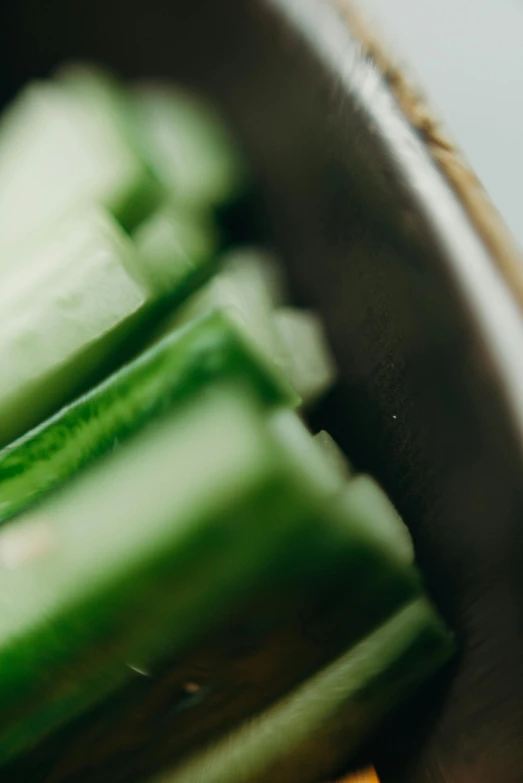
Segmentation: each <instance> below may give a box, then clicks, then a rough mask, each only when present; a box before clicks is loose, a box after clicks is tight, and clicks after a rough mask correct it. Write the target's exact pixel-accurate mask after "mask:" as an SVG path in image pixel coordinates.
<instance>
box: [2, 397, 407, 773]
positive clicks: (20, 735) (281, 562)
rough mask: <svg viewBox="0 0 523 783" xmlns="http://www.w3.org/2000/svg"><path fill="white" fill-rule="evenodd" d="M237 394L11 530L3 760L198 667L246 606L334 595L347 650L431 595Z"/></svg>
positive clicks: (147, 440) (122, 457)
mask: <svg viewBox="0 0 523 783" xmlns="http://www.w3.org/2000/svg"><path fill="white" fill-rule="evenodd" d="M225 394H226V396H225V398H224V397H223V395H224V392H223V391H221V390H220V386H218V387H216V386H215V385H213V387H212V390H211V391H210V393H209V394H208V395H204V396H203V397H199V398H198V399H196V400H193V401H192V403H191V404H188V406H187V408H184V409H183V410H178V411H177V412H175V413H173V415H172V416H171V417H170V419H168V420H166V421H165V422H163V423H162V424H161V426H157V427H156V428H154V429H152V430H151V431H150V432H143V433H141V435H140V437H139V438H137V440H136V441H135V442H134V443H132V444H129V446H128V447H127V448H126V449H122V450H121V451H120V452H119V453H118V455H115V456H114V457H113V458H111V459H110V460H105V461H103V463H102V464H99V465H97V466H94V467H93V469H92V470H91V471H86V473H84V474H83V475H82V476H81V477H80V478H79V479H78V481H76V482H73V483H71V484H70V485H69V486H68V487H66V488H64V490H63V492H61V493H60V494H57V495H56V496H55V497H54V498H53V499H50V501H49V502H47V503H44V504H42V506H41V507H40V508H38V509H36V510H35V511H34V512H33V513H29V514H27V515H25V517H23V518H21V519H20V520H18V522H17V524H16V525H13V526H9V527H6V528H5V529H4V530H3V531H2V532H1V533H0V563H1V564H2V566H3V567H2V568H0V596H4V598H3V612H2V613H1V614H0V763H5V762H7V761H8V760H9V759H11V758H13V757H14V756H16V755H17V754H19V753H21V752H23V751H24V750H25V749H27V748H28V747H29V746H31V745H33V744H34V743H35V742H36V741H37V740H38V739H39V738H42V737H43V736H45V735H46V734H48V733H50V732H52V731H53V730H56V729H57V728H59V727H60V726H61V725H63V724H64V723H66V722H67V721H69V720H71V718H72V717H74V716H75V715H78V714H80V713H82V712H84V711H85V710H86V709H88V708H89V707H90V706H92V705H95V704H96V703H98V702H101V701H102V700H103V699H106V698H107V697H108V696H109V695H110V694H111V693H115V692H117V691H118V690H119V689H120V688H121V687H122V686H124V685H125V684H126V683H127V682H129V680H130V679H132V678H134V677H135V676H136V674H135V673H134V672H133V671H132V670H131V669H130V667H129V666H127V665H126V664H127V663H129V664H131V663H132V664H136V663H138V665H139V666H142V667H145V668H146V669H148V668H149V667H150V666H154V665H155V663H156V662H159V661H162V660H166V658H167V657H168V658H169V659H171V660H172V659H174V660H178V661H179V660H180V655H181V654H182V653H183V654H186V655H187V656H189V658H190V657H191V651H193V652H194V647H192V646H191V645H194V643H195V641H196V642H197V641H198V639H201V638H202V636H203V635H204V634H205V635H207V634H210V635H211V640H212V633H213V632H216V629H217V627H219V625H220V623H221V622H223V620H224V619H225V621H226V622H227V618H228V617H232V616H234V613H235V612H237V611H238V610H241V609H242V608H245V606H246V602H249V601H250V600H253V599H254V605H256V603H257V602H258V601H259V600H262V603H263V601H264V600H266V599H267V596H272V599H276V603H275V604H272V606H273V609H275V611H276V612H277V613H278V612H279V611H280V610H279V605H280V602H281V596H282V595H283V597H284V598H285V599H286V600H287V596H288V591H289V589H290V588H293V590H294V591H296V590H298V595H299V594H301V593H300V591H301V590H303V589H304V588H306V589H307V590H310V591H312V594H315V593H316V592H317V591H325V590H327V593H328V592H329V590H330V591H331V592H332V591H333V590H334V591H335V593H334V594H335V596H337V597H336V601H337V604H338V607H337V610H336V612H335V617H334V619H333V620H332V621H331V622H334V623H335V625H336V627H337V629H338V631H337V632H338V634H340V635H341V636H342V637H343V638H344V639H345V644H347V640H348V639H349V638H350V639H352V640H353V641H354V634H355V632H359V633H357V636H356V638H359V637H360V636H361V632H362V630H363V629H362V624H363V625H364V626H366V628H367V629H368V628H369V625H370V626H371V627H372V626H373V625H374V624H375V622H374V623H373V622H372V621H371V617H372V618H373V619H374V621H375V620H376V619H377V618H378V616H379V621H380V622H381V621H382V620H383V618H384V617H386V616H387V615H388V614H389V613H390V612H391V611H394V610H395V609H396V608H397V607H398V606H401V605H402V604H403V603H405V601H408V600H411V599H412V597H413V596H415V595H419V590H420V585H419V580H418V577H417V574H416V572H415V569H413V568H412V567H408V566H407V567H405V566H404V565H400V567H399V568H398V564H397V562H396V557H395V554H394V553H390V552H389V551H388V550H387V549H383V548H382V547H379V546H376V543H375V541H374V540H373V537H372V536H371V537H370V538H369V537H368V536H367V535H366V530H365V527H366V526H365V525H364V526H362V525H361V524H360V523H359V521H358V520H353V519H351V518H347V514H346V510H345V504H341V503H337V502H336V500H335V498H333V497H332V495H331V494H330V493H326V492H325V488H324V485H323V483H322V482H320V483H319V484H318V482H317V481H316V477H315V475H314V472H311V470H310V468H309V467H307V466H306V465H304V466H303V470H302V471H299V470H298V469H297V467H296V460H297V459H298V457H299V455H294V459H293V458H292V456H293V454H294V449H293V444H289V447H288V448H286V446H285V444H284V443H282V442H281V440H279V439H278V438H275V437H273V436H272V433H271V431H270V429H269V428H268V427H267V426H266V424H267V414H266V411H265V409H264V406H263V405H261V404H260V401H259V399H255V398H253V397H252V395H251V394H250V393H246V392H245V390H242V389H240V388H238V385H237V384H236V383H234V384H233V387H229V389H228V390H226V392H225ZM221 399H226V400H227V404H225V403H224V402H220V403H219V405H218V402H217V400H218V401H219V400H221ZM175 425H176V426H175ZM35 525H36V532H37V531H38V528H39V527H40V528H41V526H43V527H44V528H46V529H47V530H48V536H49V542H50V546H49V547H48V548H47V549H45V548H44V551H43V552H39V551H37V552H36V559H35V558H34V557H33V556H31V559H30V561H29V562H28V563H22V564H21V565H20V564H19V565H17V564H16V563H13V562H12V560H10V558H11V557H12V555H11V554H10V553H12V552H13V548H12V546H11V543H10V539H11V537H12V536H13V535H14V537H15V539H17V540H19V539H20V536H22V541H23V542H24V543H27V540H28V537H29V540H30V539H31V536H33V535H34V533H35ZM37 543H38V541H37ZM17 551H18V552H19V551H20V548H18V550H17V549H16V547H15V554H16V552H17ZM29 553H30V554H31V549H30V550H29ZM327 586H330V588H329V587H327ZM278 596H280V602H279V601H278ZM295 598H296V594H295V593H294V597H293V601H294V599H295ZM301 598H302V600H303V594H301ZM299 606H300V602H299V601H298V604H297V607H296V606H295V609H296V608H298V613H299ZM43 607H45V609H44V611H42V609H43ZM271 615H272V611H269V616H271ZM291 616H292V615H291ZM318 623H319V625H320V626H321V625H322V623H321V621H320V620H318ZM355 626H357V628H356V627H355ZM319 630H320V629H319V628H317V631H319ZM211 649H212V643H211ZM257 692H258V704H259V701H260V699H263V696H264V694H263V691H262V692H260V691H259V689H257Z"/></svg>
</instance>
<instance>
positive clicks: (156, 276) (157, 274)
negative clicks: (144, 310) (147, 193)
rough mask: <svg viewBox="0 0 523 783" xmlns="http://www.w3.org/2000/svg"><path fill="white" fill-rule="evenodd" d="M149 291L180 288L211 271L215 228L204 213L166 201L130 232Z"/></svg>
mask: <svg viewBox="0 0 523 783" xmlns="http://www.w3.org/2000/svg"><path fill="white" fill-rule="evenodd" d="M133 239H134V242H135V244H136V248H137V251H138V254H139V256H140V259H141V260H142V264H143V267H144V269H145V270H146V272H147V278H148V280H149V281H150V284H151V286H152V290H153V291H154V292H155V293H157V294H158V295H163V294H166V293H169V292H172V291H179V290H180V289H183V291H184V293H185V292H186V291H187V290H188V286H189V285H190V282H191V281H193V280H197V281H199V280H200V278H203V277H204V276H205V275H207V276H208V275H209V274H210V271H211V262H212V261H213V259H214V257H215V255H216V252H217V249H218V237H217V231H216V227H215V226H214V224H213V221H212V219H211V218H210V217H209V216H207V215H205V214H197V213H195V212H193V211H188V210H186V209H184V208H182V207H178V206H175V205H171V204H166V205H164V206H162V207H161V208H160V209H158V210H157V211H155V212H154V213H153V214H152V215H150V217H149V218H148V219H147V220H145V221H144V222H143V223H142V224H141V225H140V226H139V227H138V228H137V229H136V231H135V232H134V233H133Z"/></svg>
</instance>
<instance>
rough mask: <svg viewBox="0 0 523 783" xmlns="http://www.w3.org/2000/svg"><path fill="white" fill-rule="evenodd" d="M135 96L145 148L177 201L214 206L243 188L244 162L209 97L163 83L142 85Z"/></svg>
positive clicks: (157, 173) (143, 147)
mask: <svg viewBox="0 0 523 783" xmlns="http://www.w3.org/2000/svg"><path fill="white" fill-rule="evenodd" d="M134 99H135V104H136V120H137V125H138V127H139V129H140V133H141V136H142V149H143V150H144V151H147V152H148V154H149V162H150V165H151V166H152V168H153V169H154V171H155V173H156V175H157V176H158V178H159V179H161V181H162V182H163V184H164V185H165V186H166V188H167V189H169V191H170V192H171V193H172V195H173V198H174V199H175V200H176V201H177V202H179V203H181V204H186V205H188V206H189V207H195V208H201V207H204V208H208V207H209V208H213V207H218V206H220V205H222V204H224V203H226V202H229V201H231V200H233V199H235V198H236V197H237V196H238V195H239V194H240V193H242V192H243V191H244V189H245V187H246V173H245V169H244V166H243V162H242V161H241V158H240V156H239V155H238V153H237V149H236V145H235V144H234V143H233V141H232V140H231V139H230V138H229V134H228V132H227V130H226V129H225V128H224V126H223V125H222V123H221V121H220V120H219V118H218V116H217V115H216V114H215V113H214V111H213V110H212V108H210V107H209V103H208V101H201V100H199V99H198V98H197V97H196V96H194V95H193V94H190V93H187V92H185V91H184V90H182V89H181V88H180V89H177V88H175V87H172V86H171V85H167V84H161V83H156V84H149V85H142V86H139V87H137V88H136V90H135V92H134Z"/></svg>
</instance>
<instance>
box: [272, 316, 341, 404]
mask: <svg viewBox="0 0 523 783" xmlns="http://www.w3.org/2000/svg"><path fill="white" fill-rule="evenodd" d="M274 320H275V324H276V329H277V330H278V333H279V335H280V337H281V339H282V341H283V344H284V346H285V349H286V356H287V357H288V358H287V359H286V360H285V366H286V372H287V375H288V377H289V380H290V382H291V383H292V385H293V386H294V388H295V389H298V390H299V393H300V395H301V397H302V398H303V400H304V402H305V403H306V404H307V405H311V404H312V403H314V402H315V401H316V400H317V399H319V397H321V396H322V394H324V393H325V392H326V391H327V390H328V389H329V388H330V387H331V386H332V384H333V383H334V381H335V379H336V367H335V364H334V359H333V357H332V355H331V352H330V348H329V346H328V343H327V338H326V335H325V331H324V328H323V325H322V323H321V320H320V318H319V317H318V316H317V315H316V314H315V313H312V312H310V311H308V310H298V309H297V308H295V307H280V308H278V309H277V310H276V311H275V313H274Z"/></svg>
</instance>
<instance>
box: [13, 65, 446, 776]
mask: <svg viewBox="0 0 523 783" xmlns="http://www.w3.org/2000/svg"><path fill="white" fill-rule="evenodd" d="M254 190H255V182H254V178H253V177H252V176H251V175H250V173H249V168H248V165H247V163H246V161H245V160H244V158H243V156H242V154H241V152H240V148H239V145H238V143H237V142H236V141H235V139H234V133H233V132H231V131H230V130H229V129H228V128H227V126H226V124H225V123H224V122H223V121H222V119H221V118H220V116H219V114H218V113H217V111H216V110H215V108H214V107H212V106H211V105H210V104H209V102H208V100H207V99H205V98H203V97H202V96H197V95H195V94H193V93H192V92H190V91H188V90H187V89H185V88H182V87H180V86H178V85H174V84H168V83H163V82H159V81H143V82H141V83H139V84H137V83H134V84H125V83H123V82H121V81H120V80H118V78H116V77H115V76H114V75H113V74H110V73H108V72H106V71H105V70H104V69H101V68H99V67H94V66H90V65H67V66H65V67H62V68H61V69H60V70H58V71H56V73H54V74H53V75H52V76H51V77H48V78H47V79H45V80H41V81H38V82H34V83H32V84H30V85H28V86H27V87H26V88H25V89H24V90H23V91H22V92H21V94H20V95H19V96H18V97H16V98H15V99H14V100H13V102H12V104H11V105H10V106H8V107H7V109H6V110H5V112H4V114H3V117H2V119H1V121H0V251H1V252H0V321H1V326H2V330H1V333H2V337H1V338H0V360H1V363H2V367H3V373H2V384H1V385H0V585H1V593H2V595H3V596H4V600H3V609H2V612H1V613H0V772H2V774H4V775H5V776H6V779H15V776H16V779H18V778H19V779H23V780H26V781H28V782H30V781H33V780H34V781H37V780H41V779H42V778H41V777H39V775H41V770H42V769H43V768H44V767H45V765H46V764H47V765H49V764H51V766H52V768H53V777H52V779H53V781H55V783H56V781H62V780H63V781H65V780H73V779H74V780H78V781H80V780H85V781H87V780H97V781H99V780H100V781H103V780H105V779H107V780H109V779H111V780H116V779H117V780H118V781H125V780H129V781H131V780H133V781H136V780H144V781H146V780H158V781H160V780H161V781H172V782H173V783H222V781H223V783H262V781H263V783H280V781H281V783H298V782H300V783H321V781H322V780H327V779H334V776H337V775H341V774H343V771H344V765H345V766H346V767H347V768H348V766H347V765H349V764H350V761H351V758H352V756H353V753H355V752H356V751H357V750H358V747H359V746H360V744H361V743H362V742H363V741H364V740H366V739H367V738H368V736H369V734H370V733H372V731H373V730H374V729H375V728H376V727H377V725H378V724H379V722H380V721H381V720H382V719H383V718H385V717H386V716H387V715H388V714H389V712H390V711H391V710H393V709H394V708H395V707H396V706H397V705H398V704H400V703H401V702H402V700H404V699H405V698H406V697H407V696H408V695H409V694H410V693H411V692H412V691H413V690H414V689H416V688H418V687H419V686H420V685H421V684H422V683H423V682H425V681H426V679H427V678H430V677H431V676H432V675H433V674H434V673H435V672H436V671H438V669H440V668H441V667H442V666H443V665H444V664H445V662H446V661H447V660H448V659H449V658H450V657H451V655H452V653H453V650H454V642H453V638H452V635H451V633H450V632H449V631H448V629H446V628H445V626H444V624H443V623H442V622H441V620H440V619H439V617H438V615H437V613H436V611H435V609H434V608H433V607H432V605H431V603H430V600H429V598H428V597H427V595H426V593H425V589H424V586H423V580H422V578H421V575H420V573H419V571H418V569H417V566H416V562H415V557H414V550H413V546H412V542H411V540H410V537H409V534H408V531H407V528H406V527H405V525H404V524H403V522H402V521H401V519H400V517H399V515H398V513H397V512H396V510H395V508H394V506H393V505H392V503H391V502H390V500H389V499H388V498H387V497H386V495H385V494H384V492H383V491H382V490H381V489H380V487H379V486H378V484H377V483H376V482H375V481H374V480H373V479H372V478H371V477H368V476H362V475H358V474H357V472H355V470H354V468H353V466H352V465H351V464H350V462H349V459H347V456H346V455H345V454H344V452H343V451H342V450H341V448H340V447H339V446H338V445H337V444H336V442H335V440H334V439H333V438H332V437H331V435H330V434H329V433H327V432H325V431H323V430H322V431H319V432H317V433H313V432H311V429H310V426H309V424H308V415H309V412H310V411H311V409H313V408H314V407H315V406H317V405H318V403H319V402H321V400H322V399H325V395H326V393H327V392H328V391H329V390H330V389H331V388H332V387H333V384H334V383H335V381H336V367H335V361H334V358H333V356H332V353H331V351H330V348H329V343H328V336H327V334H326V331H325V330H324V328H323V325H322V323H321V320H320V319H319V318H318V316H317V315H316V314H315V313H314V312H312V311H310V310H308V309H304V308H302V307H296V306H294V304H293V302H292V296H291V292H290V290H289V289H288V287H287V284H286V281H285V274H284V271H283V264H282V262H281V259H279V258H278V254H277V253H275V252H274V250H273V249H271V248H269V247H262V246H261V245H260V244H259V242H257V241H256V232H255V231H254V228H253V229H252V232H251V241H250V244H249V243H246V242H245V240H244V237H243V238H242V241H241V242H240V241H239V240H235V237H234V235H231V231H230V226H229V225H228V223H227V214H228V210H230V209H232V208H233V207H234V209H236V210H238V208H240V211H241V208H242V205H243V206H244V207H245V211H244V215H245V218H244V220H245V224H244V226H243V230H242V234H243V235H245V234H249V226H250V224H249V215H250V203H251V196H252V193H253V191H254ZM349 457H350V455H349ZM224 649H225V650H231V651H232V650H234V653H233V652H228V653H227V654H224V653H223V650H224ZM202 656H203V658H204V659H205V661H206V663H205V672H206V675H205V676H206V677H207V678H208V680H209V684H208V685H206V686H205V687H203V685H201V684H200V683H199V682H198V681H197V680H195V681H194V682H193V681H192V680H191V689H190V690H187V688H185V690H183V689H182V690H183V694H184V695H183V694H182V695H180V693H179V692H178V691H177V690H176V688H175V687H174V685H173V683H174V682H177V681H178V679H180V678H182V677H183V676H184V674H183V673H184V672H186V671H187V670H190V669H191V667H194V666H195V665H196V664H195V661H198V660H200V659H201V658H202ZM268 661H269V662H270V665H269V664H268ZM246 671H248V672H249V677H250V680H249V687H248V688H246V686H245V683H244V684H243V685H242V677H245V672H246ZM137 678H138V680H139V682H138V681H137ZM177 678H178V679H177ZM155 682H158V683H162V685H161V696H162V698H161V699H160V698H152V696H150V695H148V694H149V689H154V687H155ZM184 687H185V686H184ZM242 688H243V690H242ZM169 689H172V694H171V693H170V691H169ZM151 693H152V690H151ZM238 693H242V696H241V698H239V697H238ZM177 694H178V695H177ZM187 694H192V695H193V696H194V698H192V699H191V698H189V699H188V698H187ZM195 694H197V698H196V696H195ZM166 696H168V698H167V699H165V698H163V697H166ZM169 700H170V701H169ZM173 700H174V703H175V705H176V708H173V707H172V704H171V707H170V708H169V709H167V708H166V707H165V703H171V702H173ZM164 702H165V703H164ZM155 705H156V706H155ZM162 705H163V706H162ZM180 705H181V706H180ZM155 721H156V722H155ZM151 725H155V726H158V725H161V726H162V729H161V730H159V729H158V730H157V731H155V732H154V734H155V736H156V737H157V739H156V740H155V739H154V737H153V736H152V735H151V729H150V726H151ZM133 732H134V733H133ZM162 732H163V733H162ZM101 733H103V735H104V736H105V737H113V738H115V741H114V742H107V743H100V742H98V740H97V737H98V736H99V735H100V734H101ZM118 738H119V739H118ZM127 738H129V739H127ZM131 738H132V742H131ZM158 738H161V743H163V744H161V747H160V739H158ZM155 741H156V745H158V747H157V748H156V750H155V751H154V752H153V751H151V743H152V744H153V745H154V742H155ZM129 743H131V744H132V756H133V765H132V766H133V769H134V772H133V775H132V776H131V773H130V772H129V773H128V776H127V777H126V773H125V769H126V766H125V764H124V763H123V761H122V760H123V759H124V758H125V757H126V756H128V754H129V752H130V751H129V749H128V747H127V746H128V744H129ZM155 747H156V746H155ZM80 748H81V753H82V754H83V756H81V753H80V750H79V749H80ZM57 749H58V750H57ZM75 754H76V755H77V756H78V759H80V758H81V757H83V758H88V759H89V764H88V768H89V770H90V772H89V774H91V775H92V777H88V776H87V772H85V770H84V771H83V772H82V770H81V769H80V767H81V764H80V762H78V763H77V765H76V766H77V767H78V768H77V770H76V773H75V774H76V775H77V777H74V776H73V777H71V774H72V773H71V764H72V765H73V767H74V766H75V763H76V762H75V758H76V756H75ZM155 754H156V755H155ZM51 759H52V761H51ZM71 759H73V761H71ZM115 769H118V770H119V775H120V776H119V777H118V778H115V777H114V774H115V772H114V771H115ZM127 769H129V766H127ZM82 775H83V777H82ZM137 776H138V777H137Z"/></svg>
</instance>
